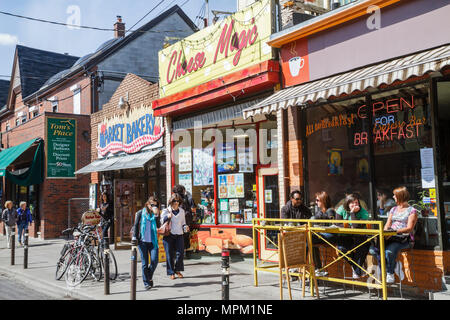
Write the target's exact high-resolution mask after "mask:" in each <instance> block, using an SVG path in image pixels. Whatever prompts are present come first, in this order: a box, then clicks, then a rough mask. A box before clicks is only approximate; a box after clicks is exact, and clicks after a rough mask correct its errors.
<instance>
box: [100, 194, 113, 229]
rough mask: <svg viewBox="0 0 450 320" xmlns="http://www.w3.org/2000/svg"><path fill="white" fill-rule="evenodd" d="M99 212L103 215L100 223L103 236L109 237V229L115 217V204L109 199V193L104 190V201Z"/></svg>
mask: <svg viewBox="0 0 450 320" xmlns="http://www.w3.org/2000/svg"><path fill="white" fill-rule="evenodd" d="M97 212H98V213H99V214H100V216H101V217H102V219H101V221H100V225H101V227H102V233H103V238H105V237H108V230H109V228H110V227H111V224H112V223H113V219H114V205H113V204H112V202H111V201H109V197H108V193H107V192H105V191H104V192H102V203H101V204H100V208H97Z"/></svg>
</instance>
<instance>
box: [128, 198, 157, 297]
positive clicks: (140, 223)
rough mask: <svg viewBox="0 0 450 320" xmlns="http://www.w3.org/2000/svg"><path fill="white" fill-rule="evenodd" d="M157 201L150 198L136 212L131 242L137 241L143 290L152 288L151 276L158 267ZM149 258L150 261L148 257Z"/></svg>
mask: <svg viewBox="0 0 450 320" xmlns="http://www.w3.org/2000/svg"><path fill="white" fill-rule="evenodd" d="M159 227H160V221H159V201H158V199H156V197H154V196H150V197H149V198H148V200H147V202H146V203H145V206H144V208H143V209H142V210H139V211H138V212H136V217H135V220H134V227H133V238H132V240H137V241H138V248H139V252H140V253H141V260H142V280H143V281H144V286H145V290H149V289H150V288H152V287H153V274H154V272H155V270H156V267H157V266H158V260H159V252H158V228H159ZM149 256H150V261H148V257H149Z"/></svg>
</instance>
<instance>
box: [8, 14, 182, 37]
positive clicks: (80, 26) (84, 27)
mask: <svg viewBox="0 0 450 320" xmlns="http://www.w3.org/2000/svg"><path fill="white" fill-rule="evenodd" d="M0 14H3V15H7V16H11V17H16V18H21V19H26V20H31V21H36V22H42V23H50V24H54V25H59V26H65V27H72V28H81V29H89V30H97V31H115V29H112V28H99V27H91V26H82V25H74V24H68V23H64V22H57V21H51V20H45V19H38V18H32V17H26V16H22V15H18V14H14V13H10V12H5V11H0ZM187 31H189V30H160V31H155V30H147V31H145V30H131V29H128V30H125V32H142V33H144V32H150V33H164V32H187Z"/></svg>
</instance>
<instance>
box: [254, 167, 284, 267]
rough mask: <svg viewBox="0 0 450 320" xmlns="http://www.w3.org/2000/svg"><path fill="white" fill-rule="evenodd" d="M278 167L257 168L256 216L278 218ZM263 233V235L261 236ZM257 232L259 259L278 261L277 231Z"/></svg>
mask: <svg viewBox="0 0 450 320" xmlns="http://www.w3.org/2000/svg"><path fill="white" fill-rule="evenodd" d="M278 191H279V189H278V168H261V169H259V170H258V217H259V218H266V219H271V218H272V219H279V218H280V201H279V193H278ZM263 235H264V236H263ZM263 235H261V234H259V235H258V237H259V239H258V245H259V255H260V259H263V260H268V261H278V250H277V247H276V246H275V244H277V241H278V240H277V238H278V231H275V230H263Z"/></svg>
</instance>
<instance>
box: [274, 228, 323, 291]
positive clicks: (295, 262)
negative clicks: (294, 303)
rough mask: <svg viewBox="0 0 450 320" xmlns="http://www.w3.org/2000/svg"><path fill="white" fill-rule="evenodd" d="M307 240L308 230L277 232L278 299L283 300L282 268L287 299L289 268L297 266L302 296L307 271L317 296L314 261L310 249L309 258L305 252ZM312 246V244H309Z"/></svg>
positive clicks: (289, 281) (289, 287)
mask: <svg viewBox="0 0 450 320" xmlns="http://www.w3.org/2000/svg"><path fill="white" fill-rule="evenodd" d="M307 243H309V241H308V231H307V230H306V229H305V230H300V231H290V232H286V231H281V232H280V233H279V234H278V250H279V260H280V299H281V300H283V269H285V270H286V271H285V272H286V280H287V283H288V290H289V299H290V300H292V292H291V280H290V277H289V270H290V269H293V268H298V269H299V270H301V272H302V297H303V298H304V297H305V279H306V272H308V273H309V278H310V283H312V281H314V285H315V288H316V295H317V298H319V287H318V285H317V279H316V275H315V270H314V262H313V261H312V251H311V250H310V253H309V256H310V257H309V259H308V256H307V253H306V245H307ZM309 247H310V248H312V245H311V244H309Z"/></svg>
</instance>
